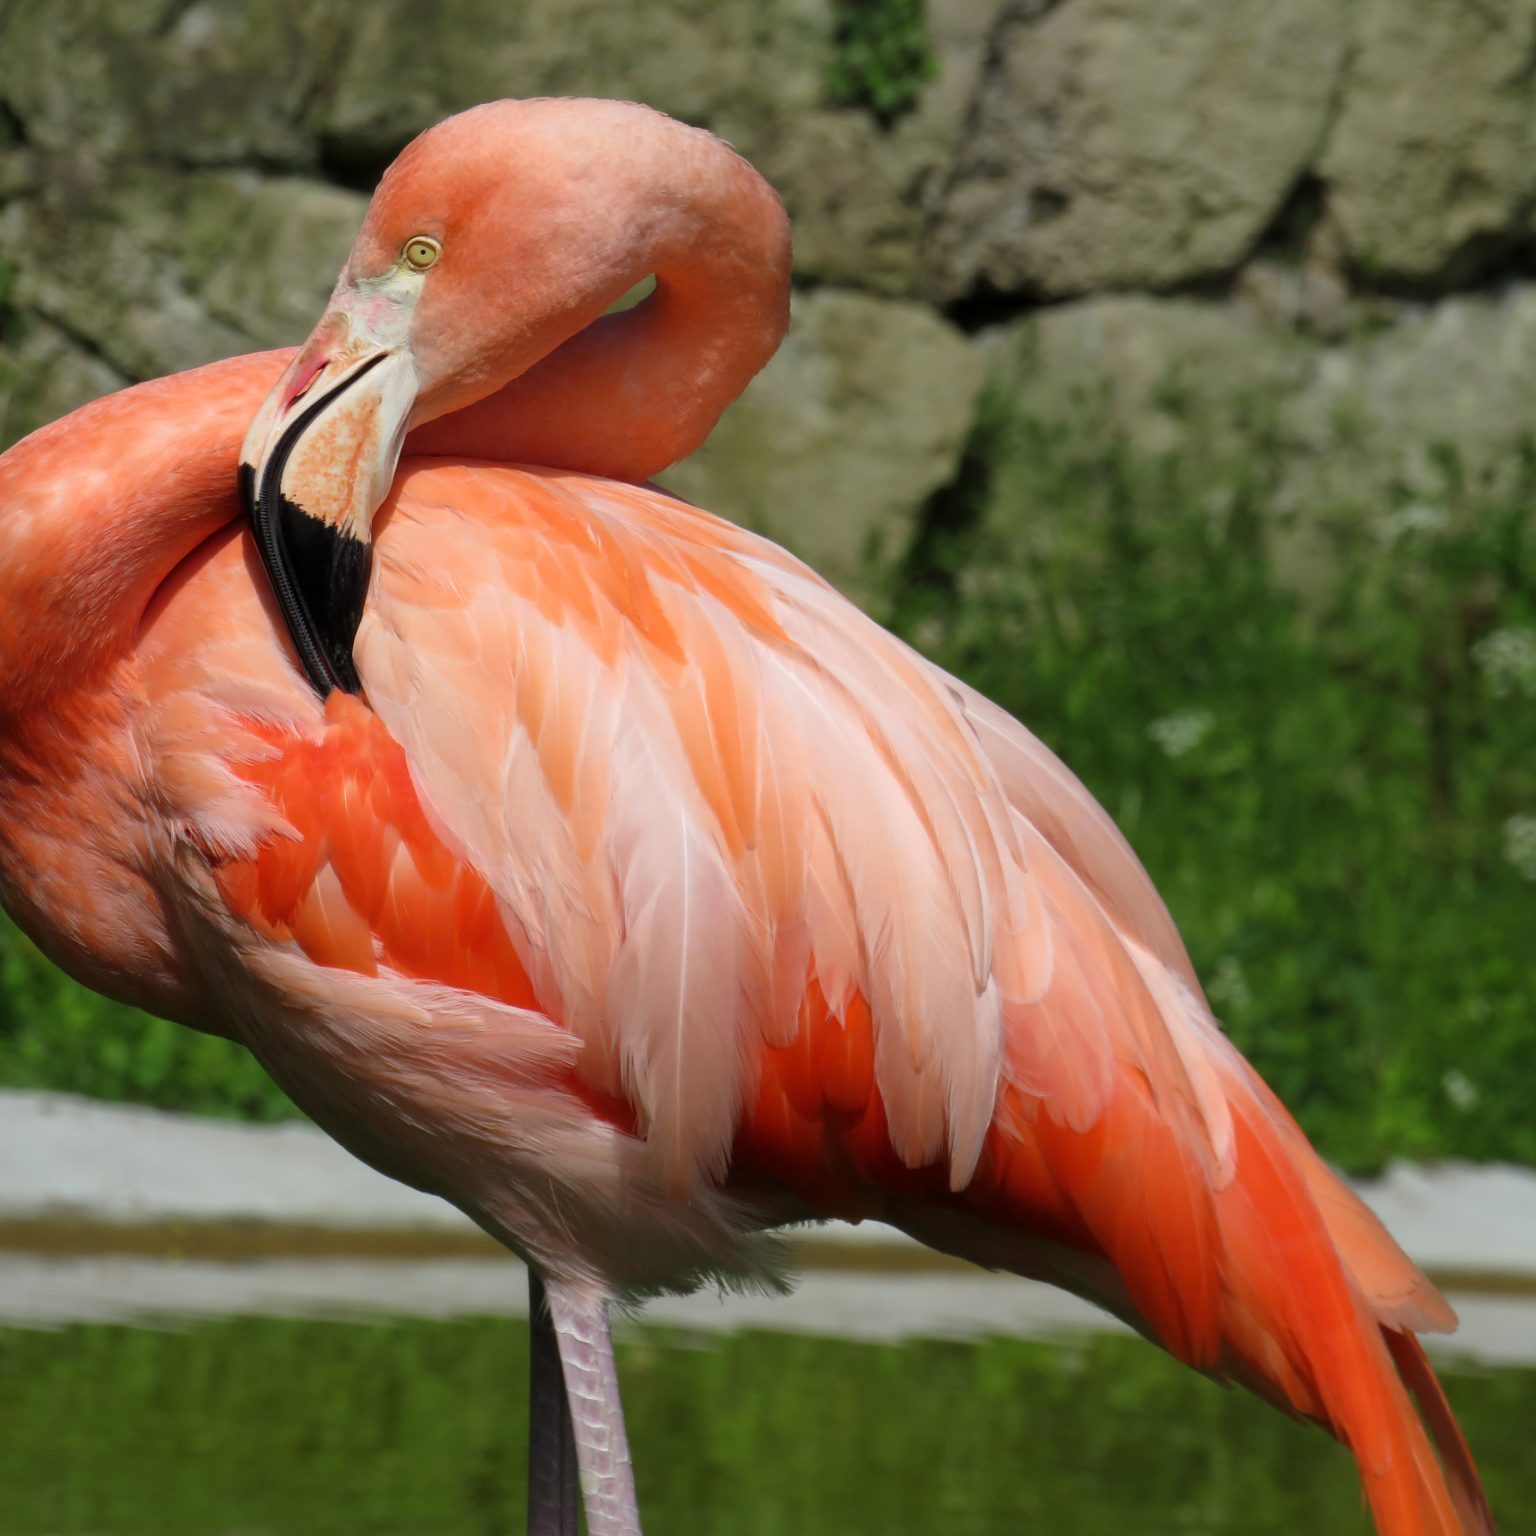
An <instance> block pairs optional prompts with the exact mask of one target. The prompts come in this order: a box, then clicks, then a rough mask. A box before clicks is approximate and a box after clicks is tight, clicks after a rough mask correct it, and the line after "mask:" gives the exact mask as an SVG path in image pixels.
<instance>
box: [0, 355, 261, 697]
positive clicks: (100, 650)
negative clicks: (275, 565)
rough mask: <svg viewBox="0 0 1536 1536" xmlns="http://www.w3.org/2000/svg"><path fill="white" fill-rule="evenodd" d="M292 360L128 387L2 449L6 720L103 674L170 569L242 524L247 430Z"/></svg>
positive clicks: (0, 682)
mask: <svg viewBox="0 0 1536 1536" xmlns="http://www.w3.org/2000/svg"><path fill="white" fill-rule="evenodd" d="M288 356H289V354H287V353H285V352H265V353H253V354H251V355H250V356H248V357H241V358H234V359H231V360H230V361H228V362H223V363H213V364H210V365H209V366H208V367H206V368H198V369H194V370H193V371H191V372H190V373H181V374H176V375H173V376H172V377H170V378H165V379H156V380H154V381H152V382H151V383H148V384H140V385H136V386H135V387H133V388H132V389H125V390H120V391H119V392H118V393H116V394H112V395H108V396H106V397H104V398H103V399H101V400H98V401H95V402H94V403H93V404H91V405H88V406H85V407H83V408H82V409H80V410H78V411H76V412H74V413H73V414H72V415H69V416H66V417H64V418H62V419H61V420H59V421H56V422H54V423H53V424H52V425H51V426H47V427H44V428H42V429H41V430H39V431H37V432H34V433H33V434H32V435H31V436H30V437H27V438H23V439H22V441H21V442H19V443H17V444H16V445H15V447H13V448H11V449H10V450H9V451H8V452H6V453H5V454H3V455H0V719H6V718H8V719H11V720H15V719H17V718H19V717H20V716H21V715H22V714H23V713H24V712H25V711H26V710H28V709H30V708H38V707H44V706H47V705H48V704H49V702H50V701H51V700H56V699H57V698H58V697H59V696H60V695H61V694H62V693H64V692H67V691H68V690H69V689H71V688H73V687H76V686H79V685H81V684H84V683H86V682H88V681H89V680H91V679H94V678H96V677H98V676H99V675H100V673H101V670H102V669H103V668H104V667H106V666H108V665H110V664H111V663H112V662H113V661H114V660H115V659H116V658H117V657H119V656H121V655H122V654H124V653H125V652H126V651H127V650H128V649H129V647H130V646H131V645H132V644H133V642H134V639H135V637H136V635H137V633H138V629H139V626H140V623H141V621H142V619H143V617H144V614H145V611H146V610H147V609H148V607H149V605H150V603H151V602H152V601H153V599H154V596H155V593H156V592H157V591H158V590H159V588H160V586H161V584H162V583H163V582H164V581H165V580H166V578H167V577H168V576H169V575H170V574H171V572H172V571H174V570H175V569H176V567H177V566H178V565H179V564H180V563H181V562H182V561H183V560H184V559H185V558H186V557H187V556H188V555H189V554H190V553H191V552H192V551H193V550H194V549H196V548H197V547H198V546H199V545H200V544H201V543H202V542H203V541H204V540H205V539H208V538H210V537H211V536H212V535H213V534H215V533H217V532H218V531H219V529H220V528H222V527H224V526H225V525H226V524H227V523H230V522H232V521H234V519H235V518H237V517H238V516H239V514H240V506H239V502H238V500H237V499H236V496H235V494H234V485H235V466H236V455H237V452H238V448H239V444H240V436H241V432H242V430H243V428H244V424H245V423H246V422H247V421H249V419H250V416H251V413H252V412H253V411H254V410H255V408H256V406H257V405H258V404H259V403H260V401H261V397H262V395H263V394H264V393H265V392H266V391H267V390H268V389H270V388H271V387H272V385H273V383H274V382H275V381H276V378H277V376H278V374H279V373H280V372H281V371H282V367H283V364H284V363H285V362H286V361H287V360H288Z"/></svg>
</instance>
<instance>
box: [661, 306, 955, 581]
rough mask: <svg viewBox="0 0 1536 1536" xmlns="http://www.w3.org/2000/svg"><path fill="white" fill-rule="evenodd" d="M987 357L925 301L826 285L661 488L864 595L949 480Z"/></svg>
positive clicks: (798, 308)
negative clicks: (784, 548) (876, 569)
mask: <svg viewBox="0 0 1536 1536" xmlns="http://www.w3.org/2000/svg"><path fill="white" fill-rule="evenodd" d="M983 366H984V365H983V362H982V359H981V356H980V354H979V352H978V351H977V349H976V348H975V346H974V345H973V344H972V343H971V342H969V341H968V340H967V339H966V338H965V337H964V336H962V335H961V334H960V333H959V332H958V331H956V330H955V329H954V328H953V327H952V326H950V325H948V324H946V323H945V322H944V321H943V320H941V319H939V318H938V316H936V315H935V314H934V313H933V312H932V311H931V310H928V309H926V308H924V307H922V306H921V305H916V304H908V303H901V302H896V301H891V300H883V299H876V298H871V297H869V296H867V295H863V294H856V293H846V292H839V291H836V290H833V289H817V290H814V291H812V292H810V293H802V294H798V295H797V296H796V299H795V304H794V316H793V320H792V322H791V325H790V332H789V337H788V339H787V340H786V341H785V344H784V346H783V347H782V349H781V350H780V352H779V354H778V356H777V357H775V358H774V359H773V361H772V362H770V363H769V364H768V366H767V368H765V369H764V370H763V372H762V373H761V374H760V375H759V376H758V378H757V379H755V380H754V381H753V382H752V384H751V385H749V386H748V388H747V392H746V393H745V394H744V395H743V396H742V398H741V399H740V400H739V401H738V402H737V403H736V404H735V405H734V406H732V407H731V409H730V410H729V411H727V412H726V414H725V417H724V418H723V420H722V421H721V422H720V424H719V426H717V427H716V428H715V430H714V432H713V433H712V434H711V435H710V438H709V441H708V442H707V443H706V444H705V445H704V447H703V448H702V449H701V450H700V451H699V452H698V453H697V454H695V455H694V456H693V458H692V459H690V460H688V461H687V462H686V463H683V464H680V465H678V466H676V467H675V468H673V469H671V470H669V471H668V472H667V473H666V474H665V475H664V476H663V477H662V479H663V481H664V483H665V484H666V485H667V486H668V487H670V488H671V489H673V490H675V491H676V492H677V493H678V494H679V495H681V496H685V497H687V498H688V500H690V501H693V502H696V503H698V504H699V505H701V506H705V507H708V508H709V509H710V510H711V511H712V512H717V513H719V514H720V515H721V516H722V517H728V518H730V519H731V520H732V521H733V522H737V523H741V524H742V525H744V526H746V527H749V528H755V529H758V530H760V531H761V532H764V533H767V534H768V535H770V536H771V537H772V538H775V539H777V540H779V541H780V542H781V543H784V544H786V545H788V546H789V547H790V548H791V549H793V550H794V551H795V552H796V553H797V554H799V555H800V556H801V557H802V558H804V559H805V560H807V561H809V562H810V563H811V564H812V565H814V566H815V567H816V568H817V569H818V570H820V571H821V573H822V574H823V575H825V576H827V577H828V578H829V579H831V580H833V581H836V582H838V583H839V584H840V585H842V586H844V587H846V588H848V589H850V590H855V591H857V590H858V589H859V585H860V579H861V577H863V576H864V575H866V574H867V573H868V572H869V570H870V568H871V563H874V564H876V565H878V563H879V562H880V561H881V560H882V559H884V560H889V559H890V558H892V557H894V556H897V555H899V554H901V553H902V552H903V551H904V550H905V549H906V547H907V544H908V542H909V541H910V539H911V535H912V532H913V529H914V527H915V524H916V519H917V514H918V512H919V510H920V509H921V507H922V505H923V502H924V501H925V500H926V498H927V497H928V496H929V495H930V494H931V493H932V492H933V491H934V490H936V489H937V488H938V487H939V486H941V485H943V484H945V483H946V482H947V481H948V480H949V479H950V478H951V477H952V476H953V474H954V472H955V468H956V465H957V463H958V461H959V457H960V451H961V449H962V447H963V446H964V442H965V438H966V435H967V432H968V430H969V428H970V424H971V421H972V418H973V414H974V410H975V405H976V397H977V394H978V392H979V390H980V387H981V381H982V373H983Z"/></svg>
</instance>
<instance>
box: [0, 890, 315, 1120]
mask: <svg viewBox="0 0 1536 1536" xmlns="http://www.w3.org/2000/svg"><path fill="white" fill-rule="evenodd" d="M0 1084H3V1085H5V1086H6V1087H10V1088H47V1089H52V1090H56V1091H59V1092H64V1093H81V1094H86V1095H88V1096H89V1097H92V1098H99V1099H126V1100H129V1101H132V1102H134V1103H139V1104H154V1105H158V1106H160V1107H161V1108H164V1109H182V1110H191V1111H195V1112H197V1113H200V1114H211V1115H230V1116H239V1117H242V1118H246V1119H255V1120H272V1119H280V1118H284V1117H286V1116H289V1115H292V1114H294V1113H295V1111H294V1109H293V1108H292V1106H291V1105H290V1104H289V1103H288V1101H287V1099H285V1098H284V1097H283V1095H282V1094H281V1093H280V1092H279V1091H278V1088H277V1086H276V1085H275V1084H274V1083H273V1082H272V1081H271V1080H270V1079H269V1078H268V1077H267V1075H266V1074H265V1073H264V1072H263V1071H262V1070H261V1069H260V1067H258V1066H257V1065H256V1063H255V1062H254V1061H253V1060H252V1059H251V1057H250V1056H249V1055H248V1054H247V1053H246V1052H245V1051H244V1050H242V1049H241V1048H240V1047H239V1046H237V1045H233V1044H231V1043H230V1042H229V1041H227V1040H220V1039H217V1038H215V1037H214V1036H211V1035H201V1034H198V1033H196V1032H195V1031H194V1030H190V1029H185V1028H183V1027H182V1026H181V1025H179V1024H169V1023H167V1022H166V1021H165V1020H164V1019H154V1018H150V1017H149V1016H148V1015H147V1014H143V1013H140V1012H138V1011H137V1010H136V1009H133V1008H125V1007H123V1006H122V1005H121V1004H120V1003H113V1002H109V1001H108V1000H107V999H106V998H104V997H98V996H97V995H96V993H94V992H89V991H87V990H86V989H85V988H84V987H82V986H79V985H78V984H77V983H75V982H73V981H71V980H70V979H69V978H68V977H67V976H65V975H64V974H63V972H61V971H59V970H57V969H56V968H55V967H54V966H52V965H51V964H49V962H48V961H47V960H45V959H44V958H43V956H42V955H40V954H39V953H38V952H37V950H36V949H35V948H34V947H33V946H32V944H31V943H30V942H29V941H28V940H27V938H26V937H25V936H24V935H23V934H21V933H20V932H19V931H18V930H17V929H16V927H15V926H14V925H13V924H12V923H11V922H10V920H9V919H8V918H6V917H4V916H3V914H0Z"/></svg>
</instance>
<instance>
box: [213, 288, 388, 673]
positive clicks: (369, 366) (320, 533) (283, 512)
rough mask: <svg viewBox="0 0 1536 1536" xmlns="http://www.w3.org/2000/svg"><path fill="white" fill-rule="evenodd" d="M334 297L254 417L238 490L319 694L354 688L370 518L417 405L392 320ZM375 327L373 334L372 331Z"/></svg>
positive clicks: (243, 452)
mask: <svg viewBox="0 0 1536 1536" xmlns="http://www.w3.org/2000/svg"><path fill="white" fill-rule="evenodd" d="M362 309H363V306H348V305H346V304H344V303H343V304H338V305H336V306H335V307H333V308H332V309H331V310H330V311H329V312H328V313H327V314H326V316H325V318H324V319H323V320H321V322H320V324H319V325H318V326H317V327H316V328H315V330H314V332H313V334H312V335H311V336H310V338H309V340H308V341H307V342H305V344H304V346H303V347H301V348H300V350H299V353H298V356H297V357H295V358H294V360H293V361H292V362H291V363H290V364H289V365H288V367H287V369H286V370H285V371H284V373H283V376H282V378H280V379H279V380H278V381H277V384H276V386H275V387H274V388H273V390H272V392H271V394H269V395H268V396H267V398H266V400H265V401H264V402H263V403H262V406H261V409H260V410H259V411H258V412H257V413H256V417H255V419H254V421H253V422H252V423H251V428H250V431H249V432H248V433H247V435H246V439H245V446H244V447H243V449H242V450H241V454H240V489H241V496H242V499H243V500H244V502H245V504H246V508H247V510H248V512H249V513H250V517H251V522H252V526H253V530H254V532H255V535H256V542H257V546H258V548H259V549H260V552H261V558H262V562H263V564H264V565H265V566H266V569H267V575H268V579H269V580H270V581H271V583H272V587H273V591H274V593H275V594H276V597H277V601H278V606H279V608H280V609H281V610H282V614H283V618H284V620H285V622H286V623H287V626H288V632H289V634H290V635H291V636H292V638H293V643H294V647H295V649H296V651H297V652H298V657H299V661H300V663H301V664H302V665H303V668H304V671H305V672H306V674H307V675H308V677H309V680H310V682H311V683H312V684H313V685H314V688H315V690H316V692H318V693H319V694H321V695H322V696H324V695H325V694H328V693H329V692H330V691H331V690H332V689H333V688H342V689H345V690H346V691H347V692H348V693H360V692H361V691H362V683H361V681H360V679H359V678H358V675H357V668H356V666H355V665H354V663H353V660H352V642H353V639H354V637H355V636H356V634H357V627H358V624H359V622H360V621H361V619H362V613H363V603H364V600H365V598H366V597H367V593H368V578H369V573H370V570H371V567H372V543H371V530H372V526H373V515H374V513H375V512H376V511H377V510H378V508H379V506H380V504H381V503H382V502H383V501H384V499H385V497H386V496H387V495H388V494H389V488H390V484H391V482H392V481H393V479H394V473H395V466H396V464H397V463H398V461H399V458H400V448H401V444H402V443H403V442H404V441H405V433H406V429H407V427H408V426H409V424H410V418H411V410H412V407H413V406H414V404H415V401H416V393H417V379H416V369H415V365H414V363H413V361H412V357H411V352H410V348H409V346H408V345H407V344H406V343H405V341H404V339H403V338H398V339H397V338H396V337H388V338H386V337H385V336H381V335H380V334H379V331H381V330H382V331H389V330H395V329H396V328H395V327H393V326H382V327H373V326H368V325H366V324H363V323H360V318H362V316H361V315H360V311H362ZM370 332H373V334H370Z"/></svg>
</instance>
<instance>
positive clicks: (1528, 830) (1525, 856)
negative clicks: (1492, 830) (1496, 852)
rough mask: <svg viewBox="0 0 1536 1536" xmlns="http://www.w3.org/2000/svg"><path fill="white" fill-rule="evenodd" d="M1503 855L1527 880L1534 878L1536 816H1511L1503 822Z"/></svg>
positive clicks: (1535, 865)
mask: <svg viewBox="0 0 1536 1536" xmlns="http://www.w3.org/2000/svg"><path fill="white" fill-rule="evenodd" d="M1504 857H1505V858H1506V859H1508V860H1509V862H1510V863H1511V864H1513V865H1514V866H1515V868H1516V869H1517V870H1518V871H1519V872H1520V873H1521V874H1522V875H1524V876H1525V878H1526V879H1527V880H1536V816H1511V817H1510V818H1509V820H1508V821H1506V822H1505V823H1504Z"/></svg>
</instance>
